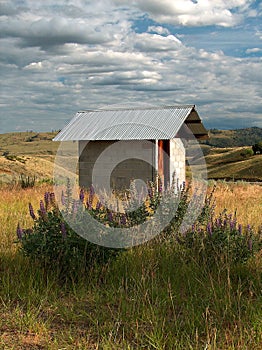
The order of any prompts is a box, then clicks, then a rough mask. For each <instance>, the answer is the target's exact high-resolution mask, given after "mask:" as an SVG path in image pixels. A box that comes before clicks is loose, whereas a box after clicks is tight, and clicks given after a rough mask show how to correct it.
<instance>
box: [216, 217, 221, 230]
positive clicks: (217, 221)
mask: <svg viewBox="0 0 262 350" xmlns="http://www.w3.org/2000/svg"><path fill="white" fill-rule="evenodd" d="M216 226H217V227H218V228H220V227H221V226H222V219H221V218H220V217H219V218H217V219H216Z"/></svg>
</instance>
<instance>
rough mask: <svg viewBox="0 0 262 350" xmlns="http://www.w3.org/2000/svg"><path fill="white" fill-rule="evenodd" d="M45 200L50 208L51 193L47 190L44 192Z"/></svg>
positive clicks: (46, 206)
mask: <svg viewBox="0 0 262 350" xmlns="http://www.w3.org/2000/svg"><path fill="white" fill-rule="evenodd" d="M44 200H45V208H46V210H47V209H48V206H49V203H50V193H49V192H45V194H44Z"/></svg>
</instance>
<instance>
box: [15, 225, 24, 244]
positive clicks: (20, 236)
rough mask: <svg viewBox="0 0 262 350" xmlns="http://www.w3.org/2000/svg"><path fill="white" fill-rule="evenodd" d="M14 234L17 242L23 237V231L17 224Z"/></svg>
mask: <svg viewBox="0 0 262 350" xmlns="http://www.w3.org/2000/svg"><path fill="white" fill-rule="evenodd" d="M16 234H17V238H18V239H19V240H21V239H22V237H23V230H22V229H21V227H20V224H19V223H18V224H17V228H16Z"/></svg>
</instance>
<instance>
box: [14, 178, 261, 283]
mask: <svg viewBox="0 0 262 350" xmlns="http://www.w3.org/2000/svg"><path fill="white" fill-rule="evenodd" d="M214 189H215V187H214ZM214 189H213V191H214ZM213 191H211V193H210V195H208V196H206V198H205V203H204V205H203V208H202V211H201V213H200V215H199V216H198V218H197V220H196V223H195V224H194V225H193V227H192V228H191V229H190V230H188V231H187V232H184V233H180V232H179V228H180V225H181V223H182V222H183V220H184V216H185V213H187V211H188V205H189V203H192V200H193V201H195V205H193V206H191V207H193V210H195V209H196V207H198V206H199V205H200V202H199V197H198V195H197V194H194V196H193V198H190V195H189V193H190V187H188V188H187V189H185V188H183V189H181V191H177V192H174V189H173V188H171V189H168V190H166V191H163V189H162V186H161V184H159V183H158V184H156V183H149V186H148V194H147V196H146V198H145V200H144V202H143V203H141V204H140V206H139V205H138V203H136V201H137V199H136V198H137V197H136V196H134V197H133V198H132V197H131V198H130V201H129V202H128V205H127V206H126V208H125V212H124V213H121V212H119V210H115V211H114V210H109V209H108V208H107V207H106V206H105V205H103V204H102V203H101V202H100V200H99V198H98V196H97V195H96V194H95V193H94V189H93V187H91V188H90V189H89V191H88V192H84V190H81V191H80V194H79V200H73V199H72V196H71V190H70V186H69V184H68V186H67V189H66V191H65V193H64V192H62V195H61V202H62V204H63V209H62V211H61V212H60V211H59V209H58V206H57V203H56V201H55V197H54V194H53V193H49V192H47V193H45V195H44V199H43V200H41V201H40V208H39V210H38V215H35V213H34V210H33V207H32V205H31V204H29V211H30V215H31V217H32V219H33V220H34V226H33V227H32V228H31V229H21V228H20V226H19V225H18V227H17V234H18V238H19V241H20V242H21V250H22V252H23V254H24V255H26V256H28V257H29V258H30V259H32V260H34V261H36V262H39V263H40V264H41V265H43V266H44V267H46V268H48V269H49V268H51V269H54V268H56V269H57V270H58V271H59V273H60V274H61V275H63V276H67V275H77V274H78V273H79V272H83V271H87V270H89V269H90V268H92V267H93V266H95V265H103V264H106V263H108V262H109V261H110V260H111V259H114V258H115V257H116V256H117V255H118V254H119V252H121V251H122V250H120V249H113V248H107V247H103V246H99V245H96V244H94V243H91V242H89V241H88V240H86V239H84V238H83V237H81V236H80V235H78V234H77V233H76V232H75V231H74V230H73V229H72V227H71V226H70V225H69V224H68V223H67V222H70V220H65V219H64V217H66V218H72V217H73V219H74V220H75V222H76V223H77V224H78V225H79V226H74V227H76V228H78V227H84V229H85V230H89V231H90V230H91V231H92V230H95V228H92V226H91V225H85V226H84V225H83V222H84V221H83V213H85V211H88V213H89V214H90V215H91V216H92V217H94V218H95V219H96V220H97V221H99V222H101V223H102V224H103V225H105V226H107V227H118V228H128V227H133V226H134V227H136V226H138V225H139V224H141V223H143V222H145V221H146V220H149V219H151V218H152V219H153V220H152V226H150V229H152V228H153V229H154V230H156V232H157V231H158V226H157V225H158V224H160V226H159V227H161V222H159V221H161V220H162V219H163V220H164V219H165V218H166V217H167V218H169V216H168V215H169V214H170V213H172V214H173V212H172V209H173V207H175V208H177V209H176V210H175V215H173V216H172V217H171V219H170V221H169V224H168V225H167V226H166V227H165V228H164V229H163V230H162V233H161V234H160V235H159V236H158V238H157V239H156V240H155V243H157V244H161V242H163V241H166V242H167V241H168V242H170V243H171V244H180V245H181V247H184V248H185V249H186V250H189V251H190V253H189V255H188V256H192V257H194V259H197V260H199V262H200V263H203V262H206V263H208V264H210V266H212V264H214V263H216V262H217V261H222V260H223V259H227V260H230V261H232V262H241V263H244V262H246V261H247V260H248V259H249V257H250V256H252V255H253V254H254V252H256V251H257V250H258V249H260V248H261V237H260V235H255V234H254V233H253V231H252V229H251V228H250V227H247V228H245V229H243V228H242V226H241V225H238V224H237V220H236V217H235V216H232V215H228V214H227V213H226V212H224V213H222V214H221V215H220V216H219V217H218V218H216V219H214V200H213ZM160 202H161V207H159V203H160ZM157 209H158V210H160V216H159V217H158V219H157V220H155V221H154V213H155V212H156V210H157ZM187 214H188V213H187ZM190 214H194V213H193V212H190ZM189 219H190V218H189ZM77 232H78V230H77ZM91 233H93V231H92V232H91ZM152 243H153V244H154V241H153V242H152Z"/></svg>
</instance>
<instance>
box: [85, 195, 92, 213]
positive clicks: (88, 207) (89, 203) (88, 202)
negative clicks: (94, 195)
mask: <svg viewBox="0 0 262 350" xmlns="http://www.w3.org/2000/svg"><path fill="white" fill-rule="evenodd" d="M86 207H87V209H88V210H91V209H92V202H91V201H90V198H88V200H87V201H86Z"/></svg>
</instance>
